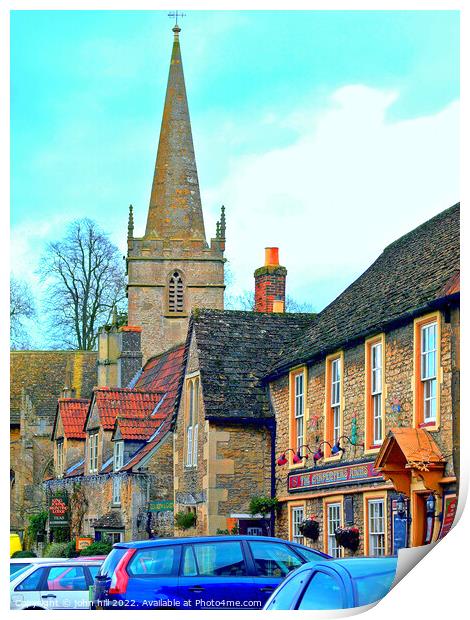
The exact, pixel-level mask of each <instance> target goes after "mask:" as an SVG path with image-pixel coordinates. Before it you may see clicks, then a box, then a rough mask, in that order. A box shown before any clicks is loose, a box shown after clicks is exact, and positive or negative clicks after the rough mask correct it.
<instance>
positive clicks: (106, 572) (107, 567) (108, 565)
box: [99, 547, 128, 577]
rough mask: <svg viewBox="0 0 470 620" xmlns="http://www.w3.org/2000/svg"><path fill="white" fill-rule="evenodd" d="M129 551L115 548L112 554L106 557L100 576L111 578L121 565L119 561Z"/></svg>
mask: <svg viewBox="0 0 470 620" xmlns="http://www.w3.org/2000/svg"><path fill="white" fill-rule="evenodd" d="M126 551H128V549H126V548H124V547H115V548H114V549H112V550H111V552H110V554H109V555H108V556H107V557H106V559H105V561H104V562H103V564H102V565H101V567H100V570H99V575H102V576H106V577H111V576H112V575H113V573H114V570H115V568H116V566H117V565H118V564H119V560H120V559H121V558H122V557H123V555H124V554H125V553H126Z"/></svg>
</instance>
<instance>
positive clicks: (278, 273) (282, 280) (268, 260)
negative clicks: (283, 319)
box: [255, 248, 287, 312]
mask: <svg viewBox="0 0 470 620" xmlns="http://www.w3.org/2000/svg"><path fill="white" fill-rule="evenodd" d="M286 276H287V269H286V268H285V267H281V266H280V265H279V248H265V259H264V266H263V267H260V268H259V269H257V270H256V271H255V311H256V312H284V311H285V303H286Z"/></svg>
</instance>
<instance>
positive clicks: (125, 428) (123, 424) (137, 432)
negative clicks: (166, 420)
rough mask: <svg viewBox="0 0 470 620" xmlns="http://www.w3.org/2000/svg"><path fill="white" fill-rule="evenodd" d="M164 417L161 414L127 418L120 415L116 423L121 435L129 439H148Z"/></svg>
mask: <svg viewBox="0 0 470 620" xmlns="http://www.w3.org/2000/svg"><path fill="white" fill-rule="evenodd" d="M162 421H163V420H162V417H161V416H159V415H156V416H150V417H145V418H126V417H121V416H118V417H117V419H116V425H118V426H119V430H120V431H121V437H122V439H124V440H129V441H139V440H141V441H146V440H147V439H148V438H149V437H150V436H151V435H152V434H153V433H154V432H155V431H156V429H157V428H158V427H159V426H160V425H161V423H162Z"/></svg>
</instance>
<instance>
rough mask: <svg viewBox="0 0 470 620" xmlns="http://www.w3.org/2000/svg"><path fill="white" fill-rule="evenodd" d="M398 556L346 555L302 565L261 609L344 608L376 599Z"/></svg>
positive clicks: (391, 577) (384, 590)
mask: <svg viewBox="0 0 470 620" xmlns="http://www.w3.org/2000/svg"><path fill="white" fill-rule="evenodd" d="M396 569H397V558H396V557H390V558H388V557H387V558H346V559H342V560H330V561H328V562H316V563H309V564H305V565H304V566H301V567H300V568H299V569H297V570H296V571H295V572H293V573H292V574H291V575H289V577H288V578H287V579H286V580H285V581H284V582H283V583H282V584H281V585H280V586H279V587H278V588H277V590H276V591H275V592H274V593H273V594H272V595H271V597H270V598H269V600H268V602H267V603H266V605H265V607H264V609H283V610H287V609H347V608H350V607H361V606H362V605H370V604H371V603H376V602H377V601H379V600H380V599H381V598H383V597H384V596H385V595H386V594H387V592H389V590H390V588H391V586H392V583H393V580H394V579H395V573H396Z"/></svg>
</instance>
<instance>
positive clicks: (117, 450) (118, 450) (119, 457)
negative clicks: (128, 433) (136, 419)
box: [114, 441, 124, 471]
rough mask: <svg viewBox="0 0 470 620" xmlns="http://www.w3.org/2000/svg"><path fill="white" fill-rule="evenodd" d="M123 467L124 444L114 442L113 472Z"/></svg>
mask: <svg viewBox="0 0 470 620" xmlns="http://www.w3.org/2000/svg"><path fill="white" fill-rule="evenodd" d="M123 465H124V442H123V441H115V442H114V471H118V470H119V469H121V467H122V466H123Z"/></svg>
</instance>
